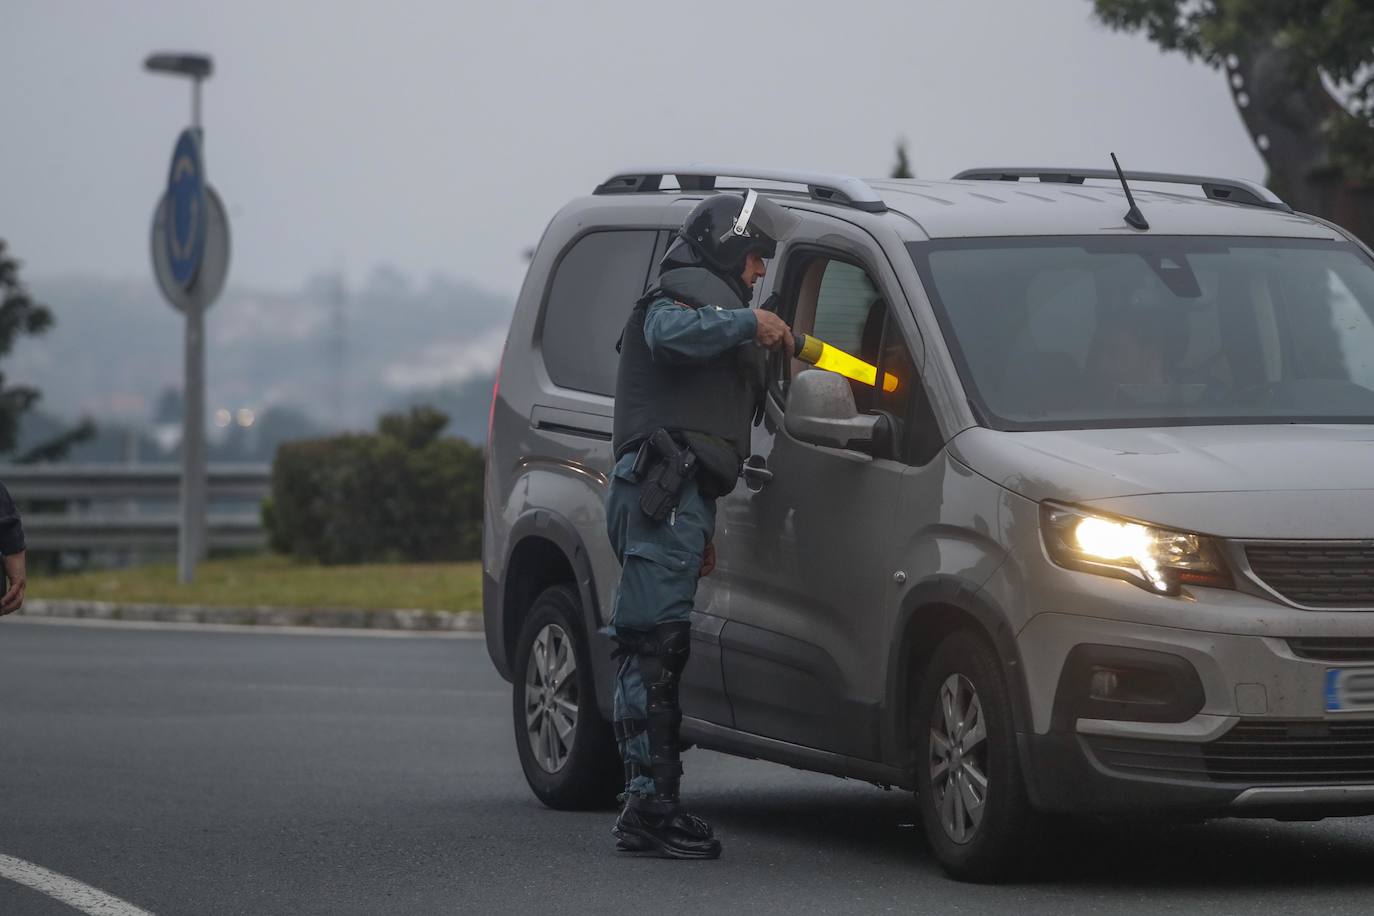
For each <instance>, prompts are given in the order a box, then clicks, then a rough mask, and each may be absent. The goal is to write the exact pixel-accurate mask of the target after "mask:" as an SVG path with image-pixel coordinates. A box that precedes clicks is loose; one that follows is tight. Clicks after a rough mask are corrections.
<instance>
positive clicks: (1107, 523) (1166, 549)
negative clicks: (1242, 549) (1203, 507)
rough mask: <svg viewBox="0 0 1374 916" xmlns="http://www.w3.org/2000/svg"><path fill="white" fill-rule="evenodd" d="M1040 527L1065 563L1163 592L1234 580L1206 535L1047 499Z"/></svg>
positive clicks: (1047, 546)
mask: <svg viewBox="0 0 1374 916" xmlns="http://www.w3.org/2000/svg"><path fill="white" fill-rule="evenodd" d="M1040 531H1041V534H1043V535H1044V538H1045V549H1046V550H1047V551H1048V552H1049V555H1050V559H1051V560H1053V561H1054V562H1055V563H1057V564H1058V565H1060V566H1063V567H1065V568H1066V569H1076V570H1081V571H1083V572H1093V573H1097V574H1098V575H1103V576H1112V577H1114V578H1118V579H1125V580H1127V581H1128V582H1133V583H1135V584H1136V585H1138V586H1140V587H1141V588H1143V589H1146V590H1147V591H1151V592H1155V593H1156V594H1160V595H1177V594H1178V593H1179V591H1180V590H1181V588H1182V587H1183V586H1184V585H1208V586H1212V587H1214V588H1230V587H1231V585H1232V582H1231V574H1230V572H1229V571H1228V570H1227V568H1226V564H1225V563H1224V562H1223V560H1222V558H1221V551H1220V550H1219V549H1218V548H1217V544H1216V542H1215V541H1214V540H1213V539H1212V538H1209V537H1207V536H1205V535H1201V534H1189V533H1188V532H1185V531H1171V530H1169V529H1168V528H1156V527H1155V526H1153V525H1145V524H1141V523H1140V522H1133V521H1129V520H1127V519H1120V518H1112V517H1111V516H1107V515H1098V514H1096V513H1093V512H1087V511H1085V510H1083V509H1075V508H1072V507H1070V506H1064V505H1059V504H1057V503H1048V502H1047V503H1041V504H1040Z"/></svg>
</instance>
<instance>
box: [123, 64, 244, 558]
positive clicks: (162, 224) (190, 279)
mask: <svg viewBox="0 0 1374 916" xmlns="http://www.w3.org/2000/svg"><path fill="white" fill-rule="evenodd" d="M143 65H144V67H145V68H146V69H147V70H149V71H151V72H154V73H166V74H170V75H174V76H185V77H190V79H191V127H190V128H189V129H187V130H184V131H182V133H181V135H180V136H179V137H178V138H177V144H176V147H175V149H174V150H173V152H172V166H171V169H170V172H169V176H168V180H167V190H166V192H165V193H164V194H163V195H162V197H161V198H160V199H159V201H158V204H157V207H156V208H155V210H154V213H153V232H152V255H153V274H154V276H155V277H156V278H157V281H158V285H159V286H160V287H161V289H162V292H163V295H165V296H166V297H167V301H168V302H169V303H171V305H172V306H173V307H174V308H177V309H179V310H180V311H182V312H183V313H184V317H185V322H186V324H185V331H186V337H185V352H184V364H183V370H184V371H183V376H184V378H183V385H182V400H183V408H182V419H181V519H180V521H181V525H180V528H179V531H178V536H177V581H178V582H179V583H181V584H182V585H188V584H190V583H191V581H192V580H193V579H194V578H195V574H196V564H197V563H199V562H200V560H202V559H203V558H204V557H205V553H206V546H207V543H208V538H207V537H206V533H205V512H206V502H207V497H206V480H205V477H206V474H205V312H206V310H207V309H208V308H209V307H210V305H211V304H212V303H213V302H214V301H215V299H216V298H217V297H218V296H219V293H220V290H221V289H223V287H224V278H225V275H226V273H227V272H228V268H229V221H228V217H227V216H226V214H225V212H224V205H223V202H222V201H220V199H219V195H218V194H216V193H215V191H214V189H213V188H212V187H210V185H209V184H208V183H207V182H206V181H205V159H204V135H203V133H202V131H201V126H200V119H201V99H200V92H201V83H202V81H203V80H204V79H205V78H206V77H208V76H210V74H211V73H212V72H213V71H214V64H213V62H212V61H211V59H210V58H209V57H208V56H206V55H202V54H153V55H151V56H149V57H148V59H147V60H146V61H144V64H143Z"/></svg>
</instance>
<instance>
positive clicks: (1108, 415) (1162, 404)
mask: <svg viewBox="0 0 1374 916" xmlns="http://www.w3.org/2000/svg"><path fill="white" fill-rule="evenodd" d="M909 247H910V249H911V253H912V257H913V258H914V259H915V261H916V266H917V269H918V271H919V272H920V274H921V278H922V280H923V281H924V283H925V287H926V290H927V292H928V293H929V294H930V297H931V300H932V302H933V304H934V306H935V311H936V315H937V317H938V318H939V321H940V324H941V326H942V329H943V331H944V335H945V339H946V341H948V343H949V345H950V350H951V352H952V353H953V355H954V358H955V361H956V363H957V364H958V368H959V372H960V375H961V376H962V378H963V382H964V388H965V391H966V392H967V393H968V394H969V396H970V398H971V399H972V401H973V403H974V405H975V406H976V407H977V408H979V409H980V410H981V412H982V414H983V420H984V422H986V423H987V424H988V425H989V426H992V427H993V428H996V429H1013V430H1015V429H1069V428H1074V429H1081V428H1095V427H1096V428H1101V427H1118V426H1178V425H1198V424H1213V423H1374V263H1371V261H1370V259H1369V258H1368V256H1367V255H1366V254H1365V253H1364V252H1363V251H1362V250H1361V249H1360V248H1358V247H1357V246H1355V245H1352V244H1349V243H1344V242H1335V241H1325V240H1308V239H1256V238H1217V237H1190V236H1167V237H1155V238H1150V237H1143V236H1129V237H1125V236H1123V237H1116V236H1112V237H1106V238H1104V237H1101V236H1097V237H1056V238H1035V239H1007V238H997V239H961V240H956V241H934V242H915V243H912V244H911V245H910V246H909Z"/></svg>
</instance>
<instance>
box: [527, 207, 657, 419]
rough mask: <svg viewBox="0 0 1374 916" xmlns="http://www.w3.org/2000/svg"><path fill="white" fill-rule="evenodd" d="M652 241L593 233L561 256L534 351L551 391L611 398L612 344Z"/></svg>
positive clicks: (645, 233) (637, 290)
mask: <svg viewBox="0 0 1374 916" xmlns="http://www.w3.org/2000/svg"><path fill="white" fill-rule="evenodd" d="M657 235H658V233H656V232H654V231H653V230H649V229H622V230H607V231H604V232H593V233H590V234H588V235H584V236H583V237H582V238H581V239H579V240H578V241H577V242H576V243H575V244H574V245H573V247H572V248H571V249H569V250H568V252H567V253H565V254H564V255H563V258H562V260H561V261H559V263H558V266H557V268H556V269H555V272H554V275H553V280H552V282H550V284H549V293H548V300H547V302H546V304H545V306H544V319H543V330H542V332H541V333H540V345H539V348H540V350H541V352H542V353H543V356H544V367H545V368H546V369H547V370H548V373H549V378H551V379H552V380H553V383H554V384H555V385H558V386H559V387H562V388H572V389H575V390H577V391H588V392H591V393H592V394H602V395H606V396H608V397H609V396H613V395H614V394H615V374H616V367H617V365H618V364H619V359H620V358H619V354H617V353H616V349H615V345H616V341H618V340H619V339H620V332H621V331H622V330H624V328H625V320H626V319H627V318H629V316H630V310H631V309H632V308H633V307H634V303H635V300H636V299H638V298H639V297H640V296H641V295H643V293H644V288H645V284H646V282H647V281H648V276H649V263H650V260H651V258H652V256H653V252H654V243H655V241H656V239H657Z"/></svg>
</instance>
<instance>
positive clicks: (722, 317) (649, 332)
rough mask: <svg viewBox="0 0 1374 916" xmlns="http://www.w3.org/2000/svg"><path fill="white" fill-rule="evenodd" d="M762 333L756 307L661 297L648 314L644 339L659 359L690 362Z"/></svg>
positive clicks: (702, 358) (720, 351)
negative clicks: (684, 302) (724, 306)
mask: <svg viewBox="0 0 1374 916" xmlns="http://www.w3.org/2000/svg"><path fill="white" fill-rule="evenodd" d="M756 333H758V318H757V317H756V316H755V315H754V310H753V309H720V308H715V307H711V306H708V307H705V308H695V309H694V308H689V307H687V306H685V305H680V304H678V303H676V302H674V301H672V300H671V299H659V300H657V301H656V302H654V303H653V304H652V305H650V306H649V311H648V313H647V314H646V315H645V316H644V340H645V342H646V343H648V345H649V352H650V353H651V354H652V355H653V358H654V359H655V360H657V361H661V362H666V363H690V362H700V361H704V360H708V359H711V358H712V357H714V356H719V355H720V354H722V353H724V352H726V351H727V350H732V349H734V348H735V347H737V346H739V345H740V344H742V343H744V342H745V341H748V340H753V339H754V335H755V334H756Z"/></svg>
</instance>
